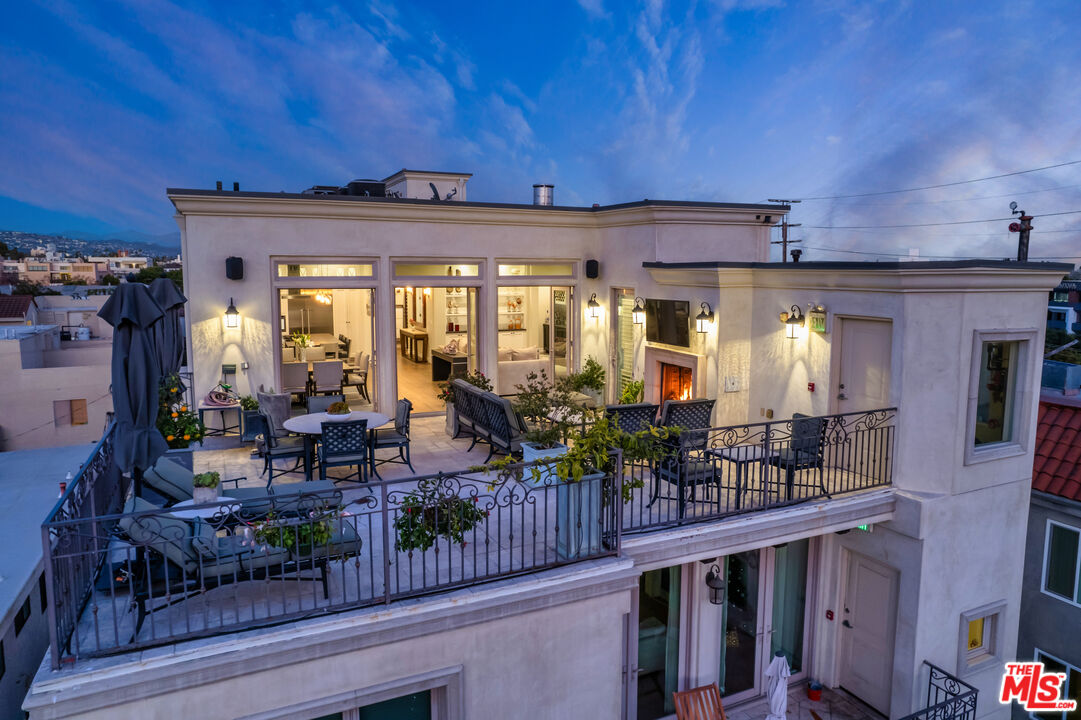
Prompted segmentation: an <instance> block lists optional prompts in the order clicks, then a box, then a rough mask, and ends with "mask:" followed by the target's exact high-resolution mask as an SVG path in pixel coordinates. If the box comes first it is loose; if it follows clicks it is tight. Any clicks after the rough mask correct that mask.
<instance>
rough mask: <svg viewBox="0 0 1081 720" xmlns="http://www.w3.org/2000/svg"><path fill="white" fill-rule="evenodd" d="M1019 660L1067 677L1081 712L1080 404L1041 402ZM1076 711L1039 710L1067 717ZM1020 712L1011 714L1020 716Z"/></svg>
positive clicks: (1044, 715) (1070, 693)
mask: <svg viewBox="0 0 1081 720" xmlns="http://www.w3.org/2000/svg"><path fill="white" fill-rule="evenodd" d="M1017 659H1018V660H1039V661H1041V662H1043V663H1044V666H1045V667H1046V669H1047V670H1048V671H1054V672H1061V673H1065V674H1066V679H1067V688H1066V691H1067V695H1068V696H1069V697H1071V698H1074V699H1076V700H1078V701H1079V707H1081V402H1077V401H1074V402H1072V403H1071V402H1069V401H1064V400H1049V399H1046V398H1045V399H1042V400H1041V402H1040V416H1039V421H1038V423H1037V425H1036V455H1035V462H1034V465H1033V468H1032V500H1031V503H1030V505H1029V515H1028V539H1027V542H1026V544H1025V582H1024V589H1023V590H1022V593H1021V625H1020V629H1019V632H1018V639H1017ZM1078 714H1081V709H1079V710H1078V711H1077V713H1040V716H1039V717H1040V718H1044V719H1051V718H1054V719H1055V720H1070V718H1073V717H1077V716H1078ZM1025 715H1026V714H1025V713H1024V712H1022V711H1021V710H1020V709H1015V711H1014V716H1015V717H1017V718H1022V717H1025Z"/></svg>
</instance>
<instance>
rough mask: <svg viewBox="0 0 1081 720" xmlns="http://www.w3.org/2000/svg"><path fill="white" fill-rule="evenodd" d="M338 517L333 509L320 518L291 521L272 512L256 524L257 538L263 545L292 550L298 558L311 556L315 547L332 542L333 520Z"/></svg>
mask: <svg viewBox="0 0 1081 720" xmlns="http://www.w3.org/2000/svg"><path fill="white" fill-rule="evenodd" d="M337 517H338V511H332V512H329V513H327V514H326V515H324V516H323V517H321V518H318V519H317V518H309V519H307V520H300V521H296V520H293V521H289V520H285V519H282V518H279V517H278V516H277V515H275V514H274V513H270V514H268V515H267V518H266V520H264V521H263V522H260V523H256V524H255V539H256V540H257V541H258V542H259V543H262V544H263V545H269V546H271V547H280V548H285V549H286V550H291V551H292V552H293V554H294V555H296V556H297V557H298V558H304V557H311V556H312V555H313V553H314V551H315V548H317V547H320V546H323V545H326V544H327V543H329V542H330V539H331V537H332V536H333V535H334V529H333V526H332V522H333V521H335V520H336V519H337Z"/></svg>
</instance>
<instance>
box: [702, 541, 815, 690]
mask: <svg viewBox="0 0 1081 720" xmlns="http://www.w3.org/2000/svg"><path fill="white" fill-rule="evenodd" d="M809 543H810V541H809V540H797V541H794V542H790V543H786V544H784V545H780V546H777V547H771V548H762V549H759V550H750V551H747V552H743V553H738V554H735V555H729V556H728V557H726V558H725V562H724V572H725V580H726V588H727V590H726V595H727V596H726V598H725V603H724V617H723V628H724V635H723V637H722V638H721V667H720V670H721V671H720V678H719V685H720V688H721V694H722V695H723V696H724V697H725V698H730V699H733V700H737V701H738V700H743V699H747V698H751V697H755V696H757V695H760V694H761V693H763V692H764V688H763V686H762V676H763V673H764V672H765V670H766V666H767V665H769V663H770V661H771V660H772V659H773V657H774V656H776V655H777V654H778V653H780V654H783V655H784V656H785V658H786V659H787V660H788V664H789V667H790V668H791V670H792V674H793V675H797V674H799V673H800V672H802V671H803V669H804V645H805V638H806V632H805V631H806V623H805V619H806V615H807V579H808V574H807V566H808V555H809V553H808V549H809Z"/></svg>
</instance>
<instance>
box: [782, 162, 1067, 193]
mask: <svg viewBox="0 0 1081 720" xmlns="http://www.w3.org/2000/svg"><path fill="white" fill-rule="evenodd" d="M1067 165H1081V160H1070V161H1069V162H1063V163H1057V164H1055V165H1045V166H1043V167H1038V168H1031V169H1029V170H1015V171H1013V172H1008V173H1002V174H1000V175H988V176H987V177H981V178H972V179H971V180H957V181H955V182H948V183H939V184H938V185H922V186H920V187H912V188H903V189H901V190H879V191H878V192H867V193H852V194H849V195H818V196H815V197H805V198H802V200H804V201H808V200H843V199H845V198H861V197H872V196H875V195H896V194H898V193H907V192H917V191H919V190H935V189H937V188H944V187H954V186H956V185H967V184H969V183H977V182H984V181H985V180H997V179H999V178H1004V177H1013V176H1014V175H1025V174H1027V173H1034V172H1040V171H1041V170H1053V169H1054V168H1060V167H1066V166H1067Z"/></svg>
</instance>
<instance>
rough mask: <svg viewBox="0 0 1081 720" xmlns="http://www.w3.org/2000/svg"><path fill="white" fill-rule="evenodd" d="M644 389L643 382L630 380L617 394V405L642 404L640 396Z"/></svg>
mask: <svg viewBox="0 0 1081 720" xmlns="http://www.w3.org/2000/svg"><path fill="white" fill-rule="evenodd" d="M645 389H646V382H645V380H631V381H630V382H629V383H627V384H626V385H624V386H623V391H622V392H621V393H620V394H619V404H620V405H634V404H635V403H640V402H642V395H643V394H644V392H645Z"/></svg>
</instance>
